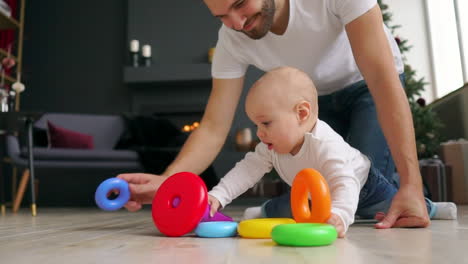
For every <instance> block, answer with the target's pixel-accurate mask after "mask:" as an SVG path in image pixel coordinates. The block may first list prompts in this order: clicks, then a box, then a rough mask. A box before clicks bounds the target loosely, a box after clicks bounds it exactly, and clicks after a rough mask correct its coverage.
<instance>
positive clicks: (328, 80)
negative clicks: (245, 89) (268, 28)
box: [211, 0, 403, 95]
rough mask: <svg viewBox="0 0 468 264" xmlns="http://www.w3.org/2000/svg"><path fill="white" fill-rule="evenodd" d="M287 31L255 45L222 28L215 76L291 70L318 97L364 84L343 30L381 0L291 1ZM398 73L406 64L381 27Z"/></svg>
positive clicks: (225, 77) (214, 71) (253, 42)
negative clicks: (299, 72)
mask: <svg viewBox="0 0 468 264" xmlns="http://www.w3.org/2000/svg"><path fill="white" fill-rule="evenodd" d="M289 3H290V6H289V10H290V14H289V22H288V27H287V29H286V32H285V33H284V34H283V35H276V34H274V33H271V32H268V33H267V34H266V35H265V36H264V37H263V38H261V39H259V40H254V39H251V38H249V37H248V36H246V35H245V34H244V33H242V32H237V31H235V30H233V29H230V28H228V27H226V26H225V25H223V26H222V27H221V29H220V30H219V36H218V43H217V45H216V52H215V55H214V58H213V65H212V70H211V71H212V77H213V78H217V79H232V78H239V77H242V76H244V75H245V72H246V70H247V67H248V66H249V65H254V66H256V67H257V68H259V69H261V70H263V71H269V70H271V69H274V68H276V67H280V66H291V67H295V68H298V69H300V70H302V71H304V72H306V73H307V74H308V75H309V77H310V78H311V79H312V80H313V81H314V83H315V85H316V87H317V91H318V95H326V94H330V93H332V92H335V91H338V90H341V89H343V88H344V87H346V86H348V85H350V84H353V83H355V82H357V81H360V80H363V77H362V75H361V73H360V72H359V69H358V67H357V65H356V62H355V60H354V57H353V53H352V50H351V46H350V43H349V40H348V37H347V34H346V31H345V28H344V26H345V25H346V24H348V23H349V22H351V21H353V20H354V19H356V18H358V17H359V16H361V15H363V14H364V13H366V12H367V11H369V10H370V9H371V8H372V7H374V6H375V5H376V4H377V1H376V0H289ZM382 26H383V27H384V30H385V32H386V33H387V38H388V41H389V44H390V47H391V49H392V52H393V56H394V61H395V65H396V68H397V71H398V72H399V73H402V72H403V62H402V60H401V54H400V51H399V49H398V45H397V44H396V42H395V39H394V37H393V36H392V35H391V32H390V31H389V30H388V28H387V27H386V26H385V25H384V24H382Z"/></svg>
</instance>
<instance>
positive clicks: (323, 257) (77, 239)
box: [0, 206, 468, 264]
mask: <svg viewBox="0 0 468 264" xmlns="http://www.w3.org/2000/svg"><path fill="white" fill-rule="evenodd" d="M244 208H245V207H243V206H231V207H228V208H226V210H225V212H226V214H228V215H230V216H232V217H234V218H235V219H236V220H239V219H240V216H241V214H242V211H243V209H244ZM458 210H459V215H458V221H442V220H438V221H433V222H432V225H431V227H430V228H427V229H391V230H376V229H374V228H373V227H372V224H362V223H361V224H355V225H353V226H352V227H351V228H350V230H349V232H348V234H347V237H346V238H345V239H339V240H337V241H336V242H335V243H334V244H333V245H331V246H326V247H317V248H294V247H281V246H277V245H276V244H275V243H274V242H272V241H271V240H268V239H259V240H255V239H242V238H238V237H237V238H218V239H207V238H197V237H194V236H193V235H191V236H186V237H180V238H169V237H164V236H162V235H161V234H160V233H159V232H158V231H157V230H156V228H155V227H154V226H153V222H152V219H151V211H150V210H143V211H140V212H137V213H129V212H126V211H125V210H121V211H118V212H103V211H99V210H98V209H92V208H88V209H70V208H63V209H58V208H39V210H38V216H37V217H32V216H31V215H30V214H29V212H28V210H27V209H25V208H24V209H21V211H20V213H19V214H17V215H13V214H11V213H7V214H6V215H3V216H0V263H2V264H7V263H13V264H19V263H40V264H46V263H47V264H52V263H79V264H84V263H100V264H102V263H113V264H117V263H125V264H130V263H170V264H176V263H203V264H209V263H242V264H247V263H282V264H284V263H327V264H330V263H347V264H351V263H379V264H381V263H412V264H414V263H468V206H464V207H459V208H458Z"/></svg>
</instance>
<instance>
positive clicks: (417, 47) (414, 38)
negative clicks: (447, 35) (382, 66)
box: [384, 0, 435, 103]
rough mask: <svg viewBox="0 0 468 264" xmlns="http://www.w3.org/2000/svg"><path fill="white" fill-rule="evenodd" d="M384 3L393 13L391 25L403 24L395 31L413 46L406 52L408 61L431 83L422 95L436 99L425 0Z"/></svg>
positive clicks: (389, 0)
mask: <svg viewBox="0 0 468 264" xmlns="http://www.w3.org/2000/svg"><path fill="white" fill-rule="evenodd" d="M384 3H385V4H387V5H388V6H389V9H388V10H389V11H390V12H391V13H392V14H393V16H392V22H391V25H401V28H398V29H397V30H396V31H395V35H396V36H399V37H400V38H401V39H407V40H408V44H409V45H410V46H412V48H411V49H410V51H409V52H406V53H405V56H406V58H407V63H408V64H409V65H410V66H411V67H412V68H413V69H414V70H416V77H417V78H418V79H419V78H421V77H424V80H425V81H426V82H428V83H429V84H428V85H426V86H425V91H424V92H423V93H422V95H421V97H422V98H424V99H425V100H426V102H427V103H430V102H432V101H433V100H434V99H435V98H434V97H435V92H434V90H433V89H434V85H433V84H434V77H433V69H432V66H431V65H432V63H431V51H430V41H429V40H430V38H429V33H428V27H427V23H426V14H425V13H426V11H425V6H424V0H384Z"/></svg>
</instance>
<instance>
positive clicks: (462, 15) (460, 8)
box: [455, 0, 468, 83]
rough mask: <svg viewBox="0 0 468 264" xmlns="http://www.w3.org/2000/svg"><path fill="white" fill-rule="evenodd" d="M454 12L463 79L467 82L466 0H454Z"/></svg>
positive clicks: (467, 29)
mask: <svg viewBox="0 0 468 264" xmlns="http://www.w3.org/2000/svg"><path fill="white" fill-rule="evenodd" d="M455 12H456V17H457V22H458V37H459V40H460V47H461V49H460V53H461V60H462V67H463V80H464V82H465V83H468V17H467V16H468V1H466V0H456V1H455Z"/></svg>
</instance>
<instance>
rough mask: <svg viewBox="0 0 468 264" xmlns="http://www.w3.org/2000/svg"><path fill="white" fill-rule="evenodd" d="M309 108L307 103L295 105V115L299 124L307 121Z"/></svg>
mask: <svg viewBox="0 0 468 264" xmlns="http://www.w3.org/2000/svg"><path fill="white" fill-rule="evenodd" d="M311 110H312V109H311V106H310V103H309V102H307V101H302V102H300V103H298V104H297V105H296V115H297V119H298V120H299V122H304V121H306V120H307V119H309V117H310V114H311Z"/></svg>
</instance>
